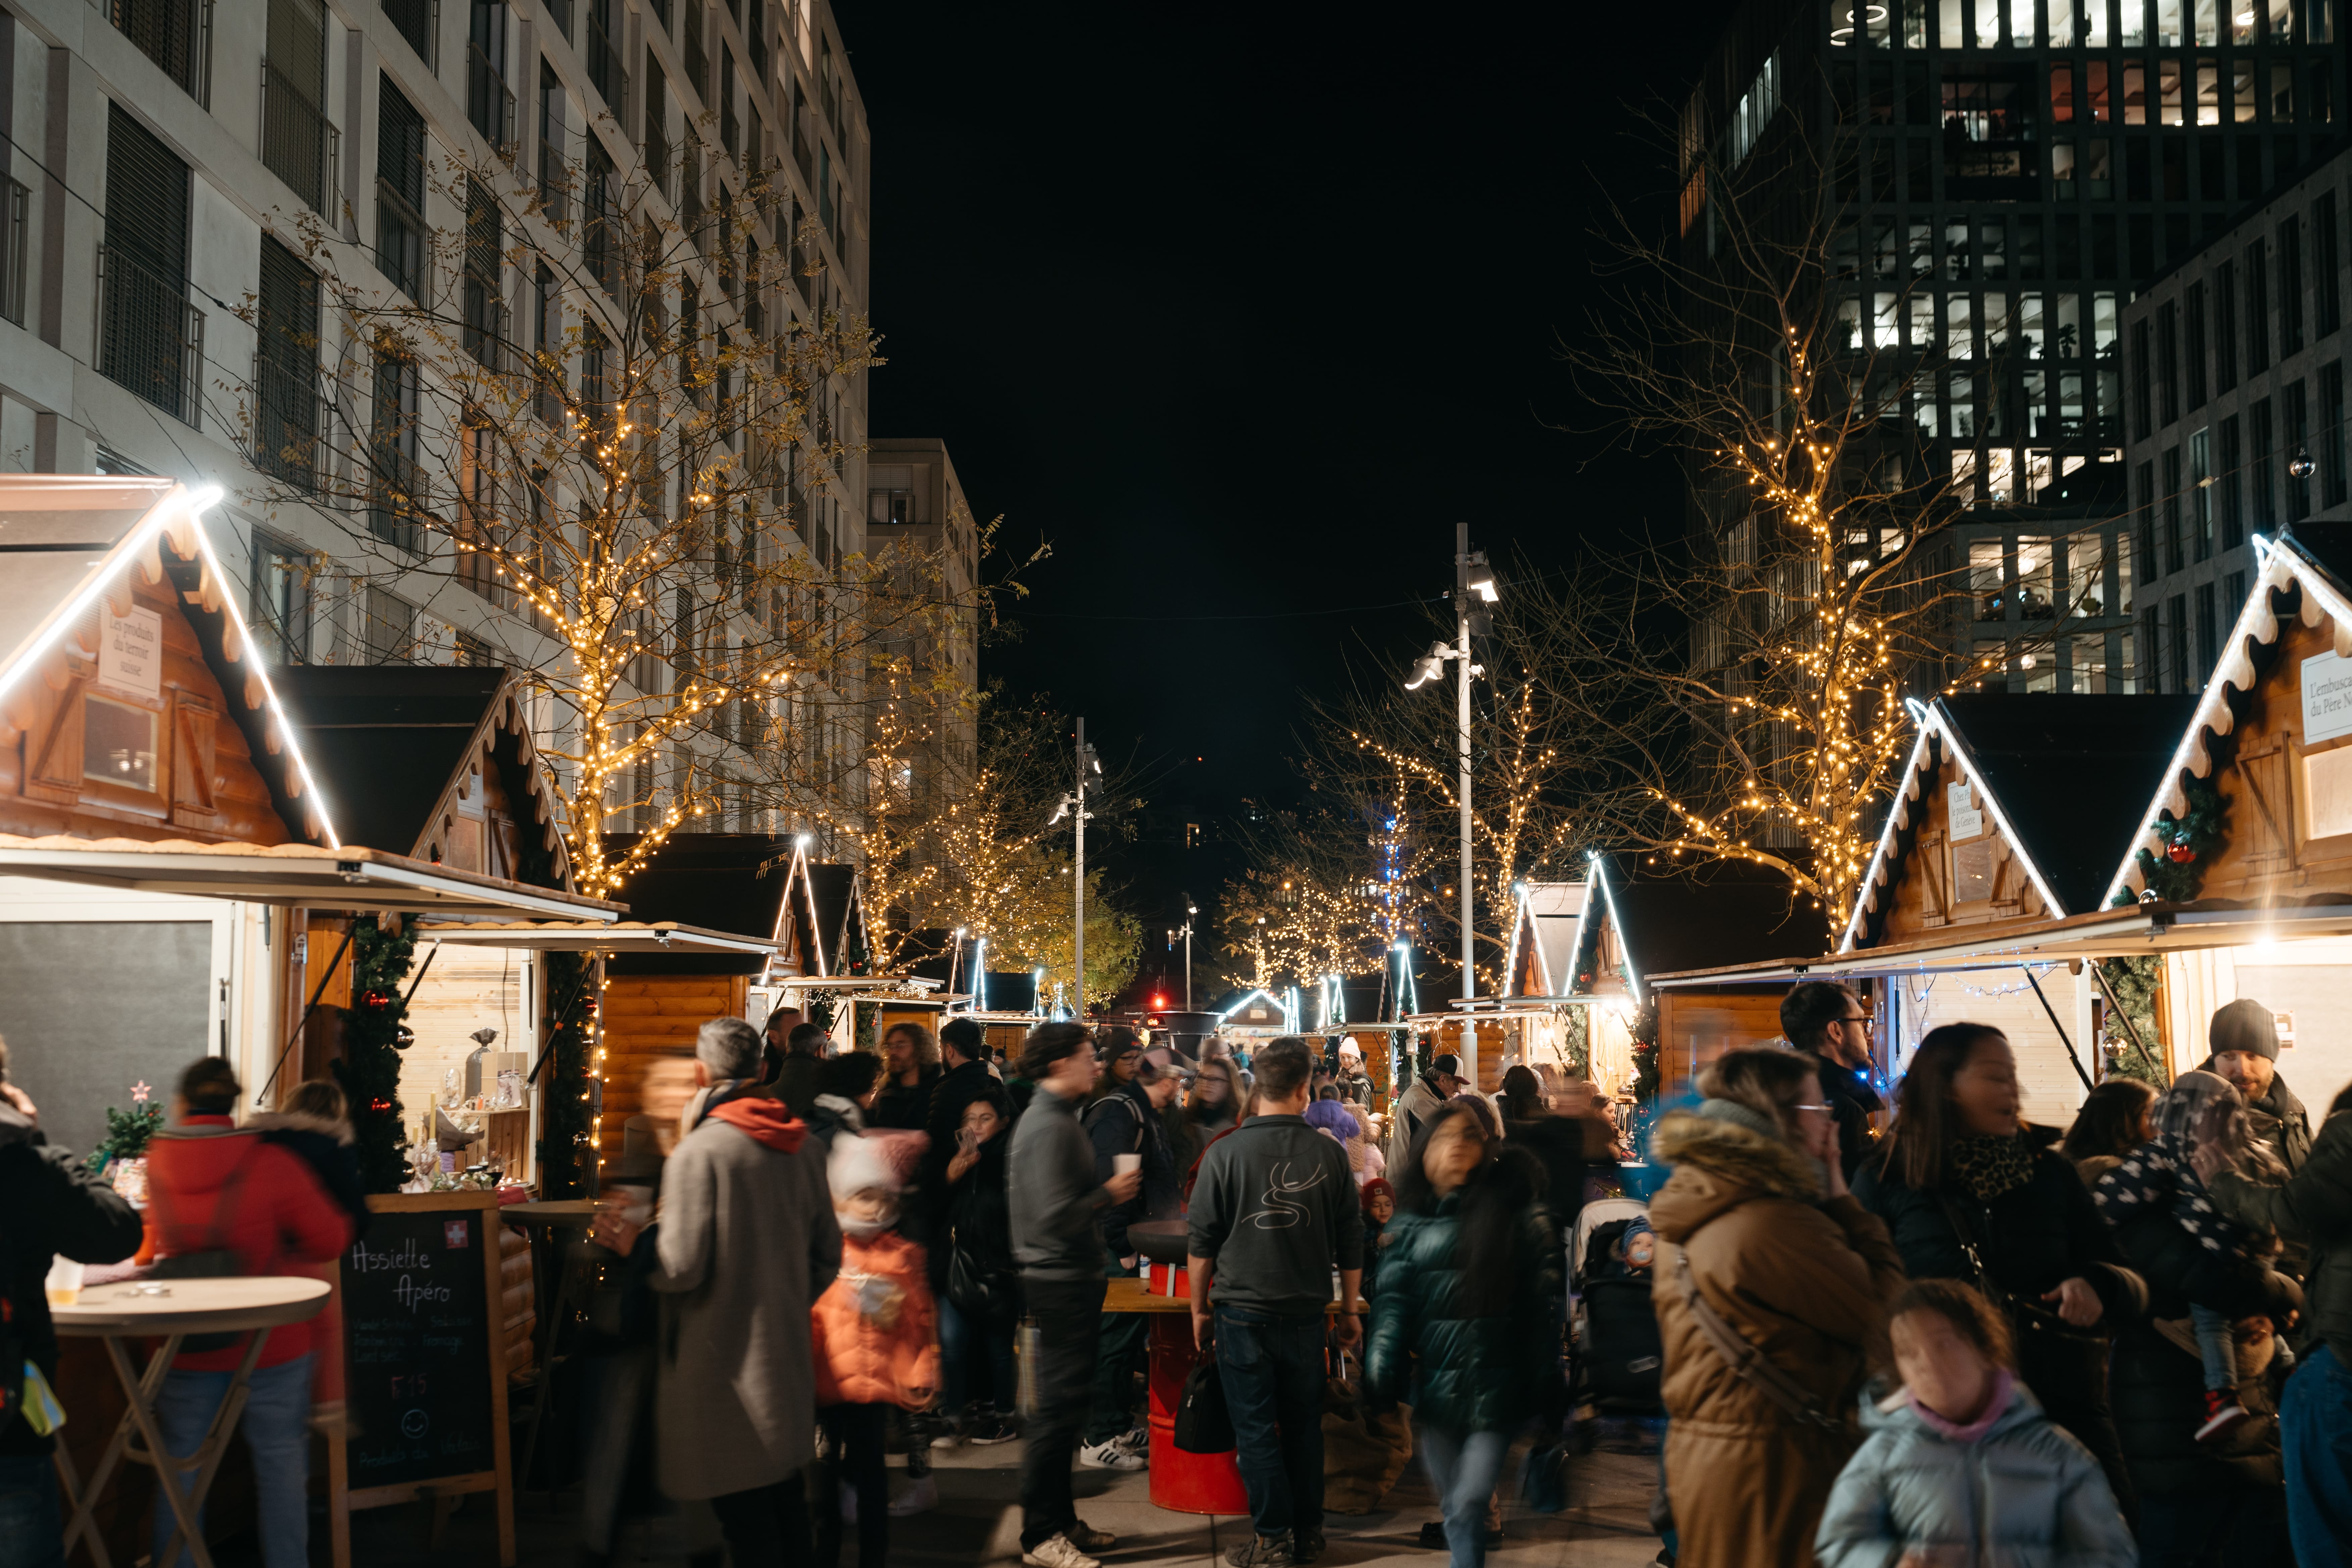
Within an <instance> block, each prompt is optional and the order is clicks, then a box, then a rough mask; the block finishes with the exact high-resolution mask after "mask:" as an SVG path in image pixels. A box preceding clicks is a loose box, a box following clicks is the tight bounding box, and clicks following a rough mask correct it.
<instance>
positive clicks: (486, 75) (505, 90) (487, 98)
mask: <svg viewBox="0 0 2352 1568" xmlns="http://www.w3.org/2000/svg"><path fill="white" fill-rule="evenodd" d="M466 118H467V120H469V121H472V122H473V125H474V129H475V130H477V131H478V132H481V133H482V139H483V140H484V141H486V142H488V143H489V144H490V145H491V146H493V147H495V148H497V149H498V150H499V153H501V154H502V155H505V156H509V157H510V156H512V150H513V148H514V145H515V95H514V89H512V88H509V86H507V84H506V81H505V80H504V79H502V78H501V77H500V76H499V68H498V67H497V66H495V65H493V64H491V63H490V61H489V59H488V58H487V57H486V56H484V55H483V53H482V47H481V46H480V45H479V44H472V43H469V44H467V46H466Z"/></svg>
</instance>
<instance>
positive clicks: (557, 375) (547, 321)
mask: <svg viewBox="0 0 2352 1568" xmlns="http://www.w3.org/2000/svg"><path fill="white" fill-rule="evenodd" d="M531 290H532V295H533V299H532V304H533V306H534V309H533V310H532V311H531V343H530V346H531V348H532V350H533V351H534V352H535V353H536V354H537V355H538V356H539V359H538V372H539V402H538V410H537V412H538V414H539V417H540V422H541V424H544V425H558V424H561V423H562V419H563V296H562V293H560V292H559V291H558V290H557V289H556V287H555V272H554V270H553V268H550V267H549V266H548V265H547V263H546V262H544V261H542V262H541V263H540V264H539V268H538V271H537V274H536V275H535V276H534V277H533V278H532V279H531Z"/></svg>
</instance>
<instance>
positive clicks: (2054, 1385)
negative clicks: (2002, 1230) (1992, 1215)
mask: <svg viewBox="0 0 2352 1568" xmlns="http://www.w3.org/2000/svg"><path fill="white" fill-rule="evenodd" d="M1936 1195H1937V1201H1938V1202H1939V1203H1941V1204H1942V1205H1944V1217H1945V1219H1946V1220H1947V1221H1948V1222H1949V1223H1950V1225H1951V1227H1952V1235H1953V1237H1955V1238H1956V1239H1957V1240H1958V1242H1959V1244H1960V1252H1961V1255H1962V1256H1963V1257H1965V1258H1968V1260H1969V1268H1970V1269H1971V1270H1973V1271H1974V1272H1975V1275H1976V1278H1975V1279H1971V1280H1969V1284H1970V1285H1972V1286H1973V1287H1975V1288H1976V1289H1977V1290H1978V1291H1979V1292H1980V1293H1982V1295H1983V1296H1984V1299H1985V1300H1988V1301H1990V1302H1991V1303H1992V1304H1993V1305H1994V1306H1995V1307H1997V1308H1999V1309H2000V1310H2001V1312H2003V1313H2004V1314H2005V1315H2006V1316H2007V1317H2008V1319H2009V1321H2010V1326H2011V1329H2013V1330H2014V1331H2015V1332H2016V1335H2017V1371H2018V1377H2019V1380H2020V1381H2021V1382H2022V1383H2023V1384H2025V1385H2026V1386H2027V1387H2028V1388H2030V1389H2032V1390H2033V1394H2034V1397H2036V1398H2037V1399H2039V1400H2041V1401H2042V1407H2043V1408H2044V1409H2045V1410H2053V1411H2063V1412H2065V1413H2067V1414H2068V1415H2074V1414H2076V1413H2081V1412H2104V1411H2105V1409H2106V1408H2107V1387H2106V1384H2107V1334H2106V1331H2105V1330H2103V1329H2097V1328H2089V1329H2081V1328H2076V1327H2075V1326H2074V1324H2072V1323H2070V1322H2068V1321H2066V1320H2065V1319H2064V1318H2063V1317H2061V1316H2059V1315H2058V1314H2057V1313H2056V1312H2054V1311H2053V1310H2051V1309H2049V1308H2048V1307H2045V1306H2043V1305H2042V1303H2041V1302H2039V1301H2035V1300H2028V1299H2026V1298H2025V1297H2022V1296H2019V1295H2017V1294H2015V1293H2014V1292H2012V1291H2011V1290H2010V1289H2008V1288H2007V1287H2006V1286H2003V1285H2001V1284H2000V1283H1998V1282H1997V1281H1995V1280H1994V1279H1993V1277H1992V1270H1991V1269H1990V1268H1986V1267H1985V1260H1984V1250H1983V1248H1982V1247H1980V1246H1979V1244H1978V1242H1977V1237H1976V1232H1975V1230H1974V1229H1973V1228H1972V1227H1971V1226H1970V1225H1969V1219H1968V1216H1967V1215H1966V1214H1964V1213H1963V1212H1962V1211H1961V1208H1960V1205H1958V1204H1957V1203H1954V1202H1953V1201H1952V1198H1951V1194H1948V1193H1938V1194H1936ZM2053 1419H2056V1417H2055V1416H2053ZM2061 1425H2063V1422H2061Z"/></svg>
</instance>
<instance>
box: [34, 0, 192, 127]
mask: <svg viewBox="0 0 2352 1568" xmlns="http://www.w3.org/2000/svg"><path fill="white" fill-rule="evenodd" d="M105 9H106V10H107V11H108V12H109V13H110V15H111V16H112V19H113V22H114V25H115V26H116V27H118V28H119V29H121V33H122V36H123V37H126V38H128V39H130V40H131V47H134V48H136V49H137V50H138V51H139V52H140V53H141V54H142V55H145V56H146V57H147V58H149V59H151V60H153V61H154V62H155V65H156V68H158V69H160V70H161V71H162V72H163V74H164V75H165V76H167V77H170V78H171V79H173V81H175V82H177V83H179V84H180V86H181V87H182V88H183V89H185V90H186V91H187V92H189V93H190V94H192V95H193V96H194V97H195V98H196V100H198V101H200V102H201V101H204V100H207V99H209V98H210V97H211V96H212V94H211V87H212V84H211V82H210V80H209V79H208V78H209V77H210V74H211V70H210V68H211V63H212V18H213V8H212V5H210V4H209V3H208V0H107V5H106V6H105ZM20 47H21V46H20Z"/></svg>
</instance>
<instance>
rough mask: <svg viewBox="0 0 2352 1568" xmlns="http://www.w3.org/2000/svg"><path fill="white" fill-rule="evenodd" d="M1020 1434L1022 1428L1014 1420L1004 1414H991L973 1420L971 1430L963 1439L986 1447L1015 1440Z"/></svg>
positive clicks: (974, 1444)
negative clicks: (982, 1418) (1014, 1423)
mask: <svg viewBox="0 0 2352 1568" xmlns="http://www.w3.org/2000/svg"><path fill="white" fill-rule="evenodd" d="M1019 1436H1021V1428H1019V1427H1018V1426H1014V1425H1013V1423H1012V1422H1010V1421H1007V1420H1006V1419H1005V1418H1004V1417H1003V1416H1002V1415H991V1416H989V1417H988V1418H987V1419H985V1420H982V1421H975V1422H973V1423H972V1426H971V1431H969V1432H967V1433H965V1434H964V1436H963V1440H964V1441H965V1442H967V1443H970V1444H971V1446H972V1447H975V1448H985V1447H990V1446H991V1445H992V1444H996V1443H1010V1442H1013V1441H1014V1440H1015V1439H1017V1438H1018V1437H1019Z"/></svg>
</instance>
